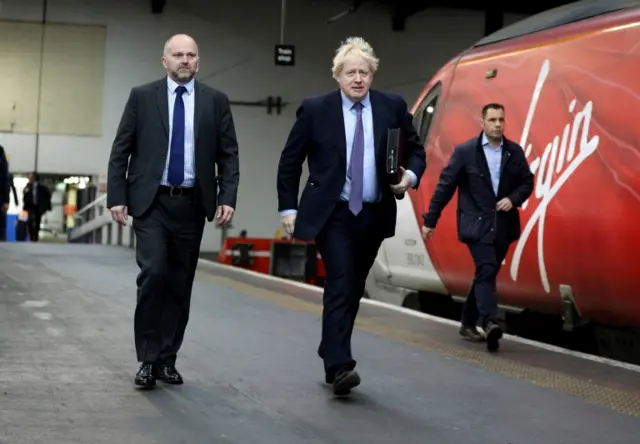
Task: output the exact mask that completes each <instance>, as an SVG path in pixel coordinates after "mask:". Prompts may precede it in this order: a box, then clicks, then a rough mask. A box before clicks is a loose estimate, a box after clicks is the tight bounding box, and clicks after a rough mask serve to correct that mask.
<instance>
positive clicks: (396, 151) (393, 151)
mask: <svg viewBox="0 0 640 444" xmlns="http://www.w3.org/2000/svg"><path fill="white" fill-rule="evenodd" d="M402 148H403V146H402V131H400V128H391V129H389V130H388V131H387V162H386V170H387V178H388V180H389V183H390V184H391V185H395V184H397V183H399V182H400V180H401V179H402V172H401V171H400V166H402V165H403V164H404V162H403V150H402ZM404 194H405V193H402V194H395V197H396V199H398V200H401V199H404Z"/></svg>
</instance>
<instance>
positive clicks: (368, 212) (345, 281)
mask: <svg viewBox="0 0 640 444" xmlns="http://www.w3.org/2000/svg"><path fill="white" fill-rule="evenodd" d="M379 212H380V206H379V204H365V206H364V208H363V209H362V211H361V212H360V213H359V214H358V215H357V216H355V215H354V214H353V213H352V212H351V211H350V210H349V208H348V204H347V202H339V203H338V204H337V205H336V208H335V210H334V211H333V213H332V215H331V216H330V217H329V220H328V221H327V223H326V224H325V226H324V227H323V228H322V230H321V231H320V233H319V234H318V236H317V238H316V245H317V247H318V251H319V252H320V255H321V256H322V260H323V262H324V266H325V269H326V273H327V276H326V280H325V286H324V295H323V312H322V340H321V341H320V346H319V347H318V355H319V356H320V358H322V359H323V360H324V369H325V373H326V375H327V376H330V377H333V376H335V374H336V372H339V371H342V370H352V369H353V368H355V366H356V361H355V360H354V359H353V357H352V354H351V336H352V334H353V326H354V323H355V320H356V316H357V314H358V309H359V308H360V299H362V296H363V294H364V289H365V280H366V278H367V275H368V274H369V269H370V268H371V266H372V265H373V262H374V261H375V258H376V255H377V253H378V249H379V248H380V245H381V244H382V241H383V236H382V235H381V234H380V232H381V231H380V225H379V222H378V221H379V220H380V218H379V217H378V216H377V213H379Z"/></svg>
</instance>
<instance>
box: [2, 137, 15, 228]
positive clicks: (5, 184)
mask: <svg viewBox="0 0 640 444" xmlns="http://www.w3.org/2000/svg"><path fill="white" fill-rule="evenodd" d="M11 183H12V180H11V175H10V174H9V163H8V162H7V155H6V153H5V151H4V147H3V146H2V145H0V240H5V234H6V230H7V228H6V227H7V223H6V222H7V210H8V209H9V198H10V192H11Z"/></svg>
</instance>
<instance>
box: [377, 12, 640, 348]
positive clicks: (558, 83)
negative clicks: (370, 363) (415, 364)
mask: <svg viewBox="0 0 640 444" xmlns="http://www.w3.org/2000/svg"><path fill="white" fill-rule="evenodd" d="M636 70H637V71H636ZM638 73H640V2H639V1H638V0H635V1H630V0H595V1H581V2H577V3H572V4H570V5H566V6H563V7H560V8H556V9H553V10H550V11H547V12H544V13H542V14H538V15H536V16H532V17H530V18H528V19H525V20H523V21H521V22H518V23H516V24H514V25H512V26H509V27H507V28H504V29H502V30H500V31H498V32H496V33H494V34H492V35H490V36H488V37H486V38H484V39H483V40H481V41H479V42H478V43H476V44H475V45H473V47H471V48H470V49H468V50H467V51H465V52H463V53H462V54H460V55H458V56H457V57H455V58H454V59H453V60H451V61H450V62H448V63H447V64H446V65H445V66H444V67H443V68H442V69H441V70H440V71H439V72H438V73H437V74H436V75H435V76H434V77H433V79H432V80H431V81H430V82H429V83H428V84H427V85H426V87H425V88H424V90H423V92H422V94H421V95H420V97H419V99H418V101H417V103H416V104H415V106H414V108H413V114H414V117H415V120H414V121H415V125H416V127H417V129H418V131H419V133H420V135H421V137H422V138H423V140H425V141H426V152H427V165H428V166H427V171H426V172H425V175H424V176H423V178H422V182H421V185H420V189H419V190H418V191H413V190H411V191H410V193H409V195H410V197H411V199H404V200H401V201H398V204H399V210H398V211H399V213H398V225H397V232H396V236H395V237H394V238H391V239H388V240H386V241H385V243H384V244H383V246H382V248H381V249H380V252H379V256H378V259H377V261H376V264H375V266H374V268H373V269H372V272H371V273H370V276H369V279H368V285H367V292H368V295H369V297H371V298H372V299H385V300H387V301H388V302H393V303H397V304H403V305H411V304H409V302H408V301H409V300H410V299H412V297H413V298H414V300H415V296H416V295H419V296H420V299H421V300H422V301H423V302H424V301H428V300H429V298H431V299H437V298H438V297H442V296H445V297H447V298H448V297H449V296H451V297H453V298H454V299H455V298H461V297H464V296H465V295H466V293H467V292H468V289H469V285H470V281H471V278H472V276H473V263H472V261H471V258H470V257H469V254H468V251H467V250H466V248H465V247H464V246H463V245H462V244H460V243H459V242H458V240H457V236H456V219H455V211H456V202H455V199H456V198H454V201H452V202H451V203H450V204H449V206H448V207H447V209H446V210H445V211H444V213H443V215H442V219H441V222H440V223H439V225H438V228H437V230H436V235H435V237H434V239H433V240H429V241H427V242H425V241H423V240H422V238H421V236H420V225H421V221H422V213H423V212H424V211H425V210H426V208H427V206H428V204H429V200H430V199H431V196H432V193H433V190H434V187H435V185H436V184H437V181H438V177H439V175H440V171H441V170H442V168H443V166H444V165H445V164H446V162H447V161H448V159H449V156H450V155H451V152H452V150H453V148H454V146H455V145H457V144H458V143H460V142H462V141H464V140H466V139H468V138H469V137H472V136H473V135H474V134H476V133H478V132H479V131H480V110H481V108H482V106H483V105H484V104H485V103H488V102H500V103H502V104H504V105H505V107H506V118H507V123H506V136H507V137H509V138H511V139H512V140H515V141H516V142H519V143H520V144H521V145H522V147H523V148H524V150H525V153H526V155H527V159H528V160H529V162H530V165H531V169H532V171H533V172H534V173H535V175H536V178H535V188H534V192H533V194H532V196H531V198H530V199H529V201H528V202H526V203H525V205H523V207H522V209H521V215H522V224H523V225H522V228H523V231H522V237H521V239H520V241H519V242H518V243H517V244H515V245H514V246H512V248H511V249H510V251H509V254H508V255H507V258H506V260H505V264H504V265H503V269H502V271H501V273H500V275H499V278H498V279H499V282H498V293H499V299H500V301H501V304H502V307H503V308H504V309H505V311H506V312H509V311H516V312H517V311H521V310H523V309H525V310H527V311H530V312H535V313H545V314H552V315H553V314H555V315H559V316H561V317H563V318H564V322H565V329H571V328H572V327H573V326H575V325H578V324H583V323H592V324H596V325H600V326H606V327H626V328H631V329H633V328H639V327H640V290H639V287H640V270H639V269H636V266H635V265H633V262H634V258H635V257H639V256H640V228H639V226H638V224H639V223H640V149H639V148H640V124H639V120H638V113H639V112H640V80H638V77H637V76H638ZM409 296H411V297H409ZM639 345H640V344H639ZM636 353H637V351H636ZM636 356H637V355H636Z"/></svg>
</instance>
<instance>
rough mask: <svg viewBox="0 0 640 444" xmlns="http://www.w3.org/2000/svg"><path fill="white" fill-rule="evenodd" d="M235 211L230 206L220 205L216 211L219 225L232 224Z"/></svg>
mask: <svg viewBox="0 0 640 444" xmlns="http://www.w3.org/2000/svg"><path fill="white" fill-rule="evenodd" d="M234 212H235V210H234V209H233V208H231V207H230V206H229V205H220V206H219V207H218V210H217V211H216V219H217V223H218V225H226V224H228V223H229V222H231V218H232V217H233V213H234Z"/></svg>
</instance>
